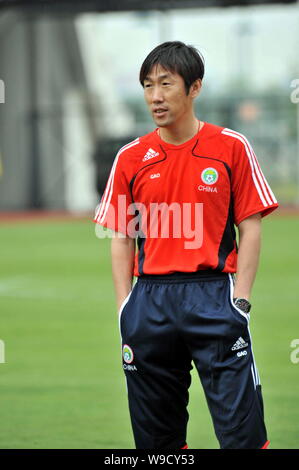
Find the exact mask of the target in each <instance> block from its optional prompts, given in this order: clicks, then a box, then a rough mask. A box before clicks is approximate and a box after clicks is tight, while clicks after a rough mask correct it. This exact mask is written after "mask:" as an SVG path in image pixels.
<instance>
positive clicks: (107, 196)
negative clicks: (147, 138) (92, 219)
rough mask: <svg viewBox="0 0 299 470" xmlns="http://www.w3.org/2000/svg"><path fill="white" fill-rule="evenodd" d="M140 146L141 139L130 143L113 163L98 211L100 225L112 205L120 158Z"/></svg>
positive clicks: (120, 151)
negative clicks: (126, 151) (125, 152)
mask: <svg viewBox="0 0 299 470" xmlns="http://www.w3.org/2000/svg"><path fill="white" fill-rule="evenodd" d="M137 144H139V137H138V138H137V139H135V140H133V141H132V142H129V143H128V144H126V145H124V146H123V147H122V148H121V149H120V150H119V151H118V153H117V155H116V157H115V159H114V162H113V165H112V168H111V171H110V175H109V179H108V182H107V185H106V190H105V192H104V194H103V199H102V202H101V207H100V209H99V211H98V216H97V218H98V221H99V222H100V223H102V222H103V221H104V219H105V217H106V214H107V211H108V209H109V204H110V201H111V198H112V194H113V183H114V175H115V170H116V166H117V162H118V159H119V156H120V155H121V154H122V153H123V152H124V151H125V150H127V149H129V148H131V147H134V146H135V145H137Z"/></svg>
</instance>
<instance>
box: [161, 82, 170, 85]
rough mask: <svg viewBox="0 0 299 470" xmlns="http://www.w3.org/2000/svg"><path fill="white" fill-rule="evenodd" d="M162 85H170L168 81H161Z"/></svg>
mask: <svg viewBox="0 0 299 470" xmlns="http://www.w3.org/2000/svg"><path fill="white" fill-rule="evenodd" d="M162 85H170V83H169V82H163V83H162Z"/></svg>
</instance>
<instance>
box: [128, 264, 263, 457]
mask: <svg viewBox="0 0 299 470" xmlns="http://www.w3.org/2000/svg"><path fill="white" fill-rule="evenodd" d="M233 282H234V279H233V276H232V275H231V274H225V273H215V272H213V271H212V272H208V271H207V272H200V273H194V274H193V273H192V274H186V273H174V274H173V275H168V276H150V275H148V276H146V275H144V276H142V277H140V278H138V280H137V282H136V284H135V285H134V287H133V289H132V291H131V292H130V294H129V296H128V297H127V299H126V300H125V301H124V302H123V305H122V307H121V308H120V314H119V315H120V317H119V322H120V332H121V337H122V359H123V368H124V371H125V374H126V379H127V389H128V400H129V410H130V416H131V424H132V429H133V434H134V439H135V445H136V448H137V449H179V448H182V447H184V446H185V445H186V431H187V422H188V411H187V405H188V399H189V394H188V388H189V386H190V383H191V375H190V370H191V369H192V364H191V363H192V361H193V363H194V364H195V366H196V369H197V371H198V374H199V377H200V380H201V383H202V386H203V389H204V392H205V396H206V399H207V403H208V407H209V410H210V413H211V417H212V420H213V425H214V429H215V434H216V436H217V439H218V441H219V444H220V448H222V449H256V448H263V447H264V446H266V443H267V442H268V441H267V433H266V428H265V424H264V410H263V399H262V391H261V384H260V379H259V374H258V370H257V367H256V364H255V361H254V356H253V352H252V348H251V337H250V332H249V327H248V324H249V315H248V314H245V313H244V312H242V311H241V310H239V309H238V308H236V307H235V306H234V305H233V299H232V296H233ZM199 425H200V424H199ZM199 446H200V443H199ZM199 448H200V447H199Z"/></svg>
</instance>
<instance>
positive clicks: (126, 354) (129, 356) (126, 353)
mask: <svg viewBox="0 0 299 470" xmlns="http://www.w3.org/2000/svg"><path fill="white" fill-rule="evenodd" d="M123 358H124V361H125V362H126V363H127V364H131V362H133V359H134V354H133V351H132V348H130V346H128V345H127V344H124V346H123Z"/></svg>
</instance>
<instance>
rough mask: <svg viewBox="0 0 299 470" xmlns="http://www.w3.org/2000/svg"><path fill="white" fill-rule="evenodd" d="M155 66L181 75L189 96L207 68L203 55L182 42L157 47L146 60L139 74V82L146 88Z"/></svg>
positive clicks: (166, 43) (167, 43)
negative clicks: (145, 83)
mask: <svg viewBox="0 0 299 470" xmlns="http://www.w3.org/2000/svg"><path fill="white" fill-rule="evenodd" d="M155 65H161V67H163V68H164V69H166V70H169V71H170V72H173V73H178V74H179V75H181V77H182V78H183V80H184V82H185V89H186V93H187V95H188V93H189V90H190V86H191V85H192V83H194V82H195V80H198V79H200V80H202V79H203V76H204V71H205V66H204V59H203V57H202V55H201V53H200V52H199V51H198V50H197V49H196V48H195V47H193V46H187V45H186V44H184V43H183V42H181V41H168V42H164V43H163V44H160V45H159V46H157V47H155V49H153V50H152V51H151V52H150V53H149V54H148V56H147V57H146V59H145V60H144V62H143V64H142V66H141V69H140V74H139V81H140V83H141V85H142V86H144V81H145V79H146V77H147V76H148V75H149V73H150V72H151V70H152V68H153V67H154V66H155Z"/></svg>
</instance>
